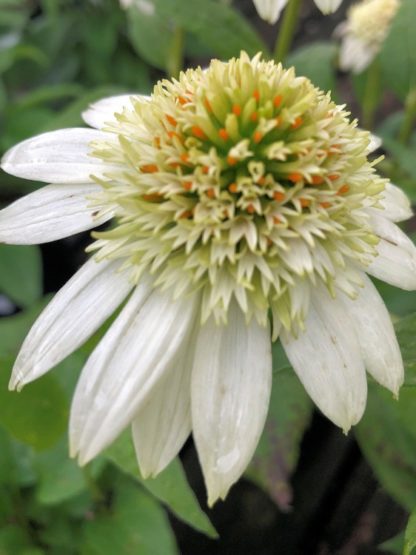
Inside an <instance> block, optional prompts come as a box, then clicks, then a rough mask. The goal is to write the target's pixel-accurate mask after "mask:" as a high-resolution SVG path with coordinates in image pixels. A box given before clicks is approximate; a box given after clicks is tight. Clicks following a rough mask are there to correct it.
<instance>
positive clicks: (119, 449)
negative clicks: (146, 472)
mask: <svg viewBox="0 0 416 555" xmlns="http://www.w3.org/2000/svg"><path fill="white" fill-rule="evenodd" d="M105 455H106V456H107V458H108V459H109V460H110V461H112V462H113V463H114V464H116V465H117V466H118V467H119V468H120V469H121V470H123V472H126V473H127V474H129V475H130V476H133V477H134V478H135V479H136V480H137V481H138V482H140V484H142V486H144V487H145V488H146V489H147V490H148V491H149V492H150V493H152V494H153V495H154V496H155V497H156V498H157V499H159V501H162V503H165V504H166V505H167V506H168V508H169V509H170V510H171V511H172V512H173V513H174V514H175V515H176V516H177V517H178V518H180V519H181V520H183V521H184V522H186V523H187V524H189V525H190V526H192V527H193V528H195V529H196V530H199V531H200V532H203V533H204V534H207V535H208V536H210V537H212V538H216V537H218V535H217V532H216V531H215V529H214V527H213V526H212V524H211V522H210V521H209V519H208V517H207V515H206V514H205V513H204V512H203V511H202V509H201V508H200V506H199V504H198V501H197V499H196V497H195V495H194V493H193V491H192V489H191V488H190V486H189V484H188V482H187V480H186V477H185V473H184V471H183V469H182V466H181V464H180V462H179V461H178V460H174V461H173V462H172V463H171V464H170V465H169V466H168V467H167V468H166V469H165V470H164V471H163V472H162V473H161V474H159V476H157V477H156V478H151V479H149V480H144V479H143V478H142V477H141V476H140V472H139V468H138V464H137V459H136V454H135V452H134V446H133V444H132V441H131V439H130V434H129V432H125V433H124V434H123V435H122V436H120V437H119V438H118V439H117V441H116V442H115V443H113V445H112V446H111V447H110V448H109V449H108V450H107V451H106V452H105Z"/></svg>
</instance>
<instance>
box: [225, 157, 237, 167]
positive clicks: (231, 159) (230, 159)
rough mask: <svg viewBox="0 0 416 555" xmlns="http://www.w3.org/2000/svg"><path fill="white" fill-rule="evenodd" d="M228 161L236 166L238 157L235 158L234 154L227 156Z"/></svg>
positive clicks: (230, 164)
mask: <svg viewBox="0 0 416 555" xmlns="http://www.w3.org/2000/svg"><path fill="white" fill-rule="evenodd" d="M227 162H228V165H229V166H235V165H236V164H237V162H238V160H237V158H234V156H227Z"/></svg>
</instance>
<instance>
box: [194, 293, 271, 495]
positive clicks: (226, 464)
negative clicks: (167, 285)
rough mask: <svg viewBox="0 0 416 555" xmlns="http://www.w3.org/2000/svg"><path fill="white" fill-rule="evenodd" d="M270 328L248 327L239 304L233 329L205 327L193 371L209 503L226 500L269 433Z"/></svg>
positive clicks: (230, 323) (198, 440)
mask: <svg viewBox="0 0 416 555" xmlns="http://www.w3.org/2000/svg"><path fill="white" fill-rule="evenodd" d="M271 372H272V360H271V339H270V330H269V328H268V327H261V326H260V325H259V324H258V323H257V322H256V321H255V320H254V319H253V320H252V321H251V323H250V324H249V325H247V324H246V322H245V317H244V314H243V312H242V311H241V310H240V308H239V307H238V305H237V304H236V303H232V304H231V305H230V310H229V314H228V325H225V326H224V325H223V326H219V325H216V324H215V322H214V321H213V319H212V317H211V318H210V319H209V320H208V322H207V323H206V324H205V325H203V326H202V328H201V330H200V332H199V336H198V341H197V345H196V354H195V362H194V368H193V371H192V388H191V401H192V428H193V434H194V439H195V442H196V447H197V451H198V456H199V460H200V462H201V466H202V470H203V473H204V478H205V484H206V487H207V490H208V503H209V505H212V504H213V503H214V502H215V501H216V500H217V499H218V498H221V499H224V497H225V496H226V495H227V492H228V490H229V488H230V487H231V486H232V484H233V483H234V482H236V481H237V480H238V479H239V477H240V476H241V474H242V473H243V472H244V470H245V468H246V466H247V465H248V463H249V462H250V459H251V457H252V456H253V452H254V450H255V448H256V446H257V443H258V440H259V437H260V434H261V432H262V430H263V427H264V422H265V419H266V415H267V410H268V405H269V397H270V388H271Z"/></svg>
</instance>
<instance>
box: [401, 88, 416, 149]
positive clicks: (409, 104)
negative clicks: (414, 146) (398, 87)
mask: <svg viewBox="0 0 416 555" xmlns="http://www.w3.org/2000/svg"><path fill="white" fill-rule="evenodd" d="M415 120H416V88H415V89H412V90H411V91H410V92H409V94H408V95H407V97H406V103H405V109H404V118H403V122H402V125H401V127H400V131H399V141H400V142H401V143H402V144H403V145H406V144H407V143H408V142H409V139H410V137H411V135H412V131H413V127H414V125H415Z"/></svg>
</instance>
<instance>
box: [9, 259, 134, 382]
mask: <svg viewBox="0 0 416 555" xmlns="http://www.w3.org/2000/svg"><path fill="white" fill-rule="evenodd" d="M120 264H121V263H120V262H119V261H104V262H96V261H95V260H94V259H93V258H92V259H90V260H89V261H88V262H87V263H86V264H84V266H82V268H81V269H80V270H79V271H78V272H77V273H76V274H75V275H74V276H73V277H72V278H71V279H70V280H69V281H68V282H67V283H66V285H65V286H64V287H63V288H62V289H61V290H60V291H58V293H57V294H56V295H55V297H54V298H53V299H52V301H51V302H50V303H49V304H48V306H47V307H46V308H45V309H44V311H43V312H42V313H41V315H40V316H39V318H38V319H37V320H36V322H35V324H34V325H33V327H32V328H31V330H30V332H29V334H28V335H27V337H26V339H25V340H24V342H23V345H22V348H21V350H20V353H19V355H18V357H17V359H16V362H15V365H14V368H13V374H12V377H11V380H10V387H11V388H12V389H15V388H17V389H20V388H21V387H22V386H23V385H25V384H26V383H28V382H31V381H32V380H34V379H36V378H38V377H39V376H42V374H44V373H45V372H47V371H48V370H49V369H50V368H52V367H53V366H56V365H57V364H58V363H59V362H61V361H62V360H63V359H64V358H65V357H67V356H68V355H69V354H70V353H72V352H73V351H75V350H76V349H77V348H78V347H79V346H80V345H82V343H84V342H85V341H86V340H87V339H88V338H89V337H90V336H91V335H92V334H93V333H94V332H95V331H96V330H97V329H98V328H99V327H100V326H101V324H102V323H103V322H105V320H106V319H107V318H108V317H109V316H110V315H111V314H112V313H113V312H114V310H115V309H116V308H117V307H118V306H119V304H120V303H121V302H122V301H123V300H124V299H125V297H126V296H127V295H128V293H129V291H130V290H131V285H130V283H129V281H128V279H127V276H126V274H125V273H121V272H117V270H118V268H119V267H120Z"/></svg>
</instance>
